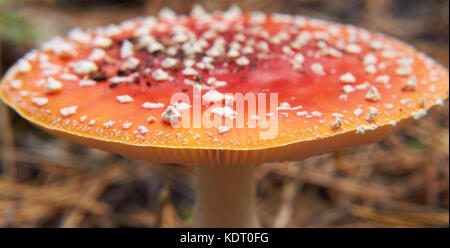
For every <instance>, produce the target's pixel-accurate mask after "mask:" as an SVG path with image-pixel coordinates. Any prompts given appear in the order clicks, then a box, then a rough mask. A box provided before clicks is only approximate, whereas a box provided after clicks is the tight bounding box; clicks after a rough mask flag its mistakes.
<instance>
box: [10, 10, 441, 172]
mask: <svg viewBox="0 0 450 248" xmlns="http://www.w3.org/2000/svg"><path fill="white" fill-rule="evenodd" d="M195 88H197V89H201V90H202V91H201V94H202V96H201V97H200V100H201V102H202V104H200V113H204V112H206V111H210V112H211V113H212V114H213V115H214V116H216V117H218V118H221V119H223V120H225V119H232V120H233V119H234V120H236V121H237V120H238V119H239V118H238V117H241V116H244V120H245V122H244V123H246V124H248V122H249V121H254V122H255V123H259V122H263V121H265V120H266V119H268V118H270V117H273V116H274V115H275V114H276V118H277V133H276V136H275V137H272V138H264V137H262V136H261V131H263V130H262V128H261V127H259V126H258V125H257V126H256V127H254V126H253V127H249V125H244V127H240V128H237V127H233V126H229V125H225V124H224V125H222V126H220V127H217V126H216V127H211V128H206V127H200V128H198V127H197V128H196V127H189V128H186V127H181V128H174V127H173V126H171V125H168V123H169V122H170V121H171V120H173V119H178V118H179V117H180V112H181V111H182V110H186V109H194V107H195V106H194V103H190V104H189V103H180V104H177V103H176V104H171V102H170V98H171V96H172V95H174V94H176V93H185V94H186V95H188V96H191V100H192V101H194V99H192V94H193V91H194V89H195ZM448 88H449V74H448V71H447V70H446V69H445V68H443V67H442V66H440V65H439V64H437V63H436V62H434V61H433V60H432V59H430V58H429V57H427V56H425V55H424V54H422V53H420V52H418V51H416V50H415V49H414V48H412V47H411V46H408V45H406V44H404V43H402V42H400V41H398V40H395V39H392V38H388V37H386V36H384V35H381V34H377V33H373V32H369V31H366V30H364V29H361V28H357V27H354V26H350V25H342V24H336V23H331V22H326V21H321V20H316V19H311V18H308V17H304V16H293V15H282V14H272V15H266V14H264V13H260V12H255V13H250V14H242V13H241V12H240V10H239V9H237V8H232V9H230V10H228V11H225V12H214V13H213V14H209V13H206V12H205V11H203V10H202V9H201V8H199V7H196V8H195V9H194V10H193V11H192V14H191V15H190V16H177V15H176V14H175V13H174V12H173V11H171V10H169V9H164V10H162V11H161V12H160V14H159V16H158V17H146V18H138V19H134V20H128V21H124V22H122V23H120V24H119V25H109V26H107V27H102V28H96V29H92V30H87V31H85V30H82V29H79V28H76V29H73V30H72V31H70V32H69V34H68V36H67V37H65V38H62V37H56V38H53V39H52V40H50V41H48V42H46V43H45V44H43V45H42V48H40V49H38V50H34V51H31V52H29V53H28V54H27V55H26V56H24V57H23V58H22V59H20V60H19V61H18V62H17V63H16V64H15V65H14V66H13V67H11V69H10V70H9V71H8V73H7V75H6V76H5V77H4V78H3V81H2V84H1V98H2V100H3V101H4V102H5V103H6V104H8V105H9V106H10V107H12V108H13V109H15V110H16V111H17V112H18V113H19V114H20V115H21V116H22V117H24V118H25V119H27V120H29V121H31V122H32V123H34V124H36V125H37V126H40V127H42V128H43V129H45V130H47V131H49V132H51V133H53V134H56V135H59V136H62V137H64V138H67V139H69V140H71V141H73V142H75V143H80V144H85V145H89V146H93V147H97V148H101V149H105V150H109V151H113V152H117V153H121V154H123V155H125V156H128V157H132V158H140V159H147V160H153V161H159V162H174V163H183V164H190V163H191V164H216V165H234V164H257V163H262V162H269V161H282V160H297V159H303V158H306V157H309V156H313V155H317V154H322V153H325V152H330V151H334V150H336V149H338V148H341V147H346V146H356V145H360V144H365V143H370V142H374V141H376V140H379V139H381V138H383V137H385V136H386V135H388V134H390V133H392V132H393V131H395V130H397V129H399V128H401V127H403V126H405V125H406V124H408V123H411V122H412V121H413V120H414V119H418V118H420V117H422V116H424V115H426V113H427V110H428V109H429V108H431V107H433V106H435V105H439V104H442V103H443V101H444V100H445V99H447V97H448ZM226 93H232V94H236V93H241V94H243V95H245V94H247V93H254V94H255V95H256V96H257V95H258V93H265V94H270V93H277V94H278V95H277V96H278V98H277V99H278V102H277V103H276V104H277V106H276V108H275V110H276V111H275V112H276V113H274V111H271V109H273V108H269V107H268V108H267V109H266V110H267V112H266V113H264V115H263V116H261V115H258V114H253V115H249V114H248V113H256V112H255V111H253V110H256V107H255V106H253V105H249V106H248V107H246V108H245V113H244V112H242V111H241V112H239V111H237V110H235V109H234V107H233V106H235V104H234V103H235V102H236V101H237V99H235V97H236V95H234V96H233V95H231V96H230V95H228V94H226ZM268 99H269V98H267V100H268ZM268 101H269V100H268ZM211 102H212V104H216V103H223V105H222V106H219V107H218V106H216V105H213V106H212V107H211V105H210V104H208V103H211ZM205 103H206V104H205ZM272 104H273V102H272ZM197 107H198V106H197ZM252 111H253V112H252Z"/></svg>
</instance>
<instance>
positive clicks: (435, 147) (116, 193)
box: [0, 0, 449, 227]
mask: <svg viewBox="0 0 450 248" xmlns="http://www.w3.org/2000/svg"><path fill="white" fill-rule="evenodd" d="M194 3H200V4H202V5H203V6H204V8H205V9H207V10H208V11H214V10H225V9H227V8H228V7H229V6H230V5H231V4H233V3H234V4H237V5H239V6H240V7H241V8H242V9H243V10H244V11H253V10H261V11H264V12H267V13H272V12H281V13H290V14H304V15H308V16H313V17H317V18H322V19H327V20H331V21H338V22H344V23H351V24H355V25H359V26H363V27H365V28H367V29H370V30H373V31H378V32H383V33H386V34H389V35H392V36H395V37H397V38H399V39H401V40H403V41H406V42H407V43H410V44H412V45H414V46H415V47H416V48H417V49H418V50H420V51H423V52H425V53H427V54H428V55H430V56H431V57H433V58H435V59H436V60H437V61H438V62H440V63H441V64H443V65H444V66H446V67H447V68H448V65H449V1H448V0H428V1H423V0H339V1H336V0H239V1H231V0H205V1H195V0H183V1H175V0H128V1H125V0H97V1H93V0H60V1H58V0H0V58H1V59H0V67H1V73H2V74H3V73H4V72H5V70H6V69H7V68H8V67H9V66H10V65H11V64H12V63H14V61H16V60H17V59H18V58H19V57H21V56H22V55H23V54H24V53H25V52H26V51H28V50H29V49H31V48H34V47H37V46H38V45H39V44H40V43H41V42H44V41H46V40H48V39H49V38H51V37H52V36H54V35H62V34H65V33H66V32H67V31H68V30H70V29H71V28H73V27H76V26H80V27H95V26H98V25H105V24H109V23H118V22H120V21H122V20H125V19H127V18H132V17H136V16H145V15H154V14H156V13H157V12H158V10H159V9H160V8H161V7H164V6H167V7H170V8H172V9H174V10H175V11H176V12H177V13H179V14H187V13H189V11H190V9H191V7H192V5H193V4H194ZM255 176H256V178H257V180H258V188H257V190H258V215H259V217H260V219H261V222H262V225H263V226H264V227H448V226H449V109H448V101H447V102H446V105H445V106H443V107H438V108H435V109H433V111H431V112H430V113H429V115H428V116H427V117H426V118H424V119H422V120H420V121H418V122H416V123H415V124H414V125H412V126H410V127H408V128H406V129H404V130H402V131H400V132H398V133H397V134H395V135H391V136H390V137H388V138H386V139H385V140H383V141H382V142H379V143H377V144H373V145H366V146H361V147H358V148H352V149H347V150H342V151H338V152H337V153H333V154H326V155H323V156H319V157H314V158H310V159H308V160H306V161H302V162H290V163H278V164H264V165H261V166H258V167H257V170H256V175H255ZM194 182H195V171H194V170H193V168H191V167H182V166H178V165H161V164H151V163H148V162H142V161H132V160H128V159H126V158H123V157H121V156H118V155H114V154H110V153H106V152H102V151H99V150H94V149H89V148H86V147H80V146H77V145H74V144H71V143H68V142H66V141H64V140H62V139H59V138H55V137H53V136H51V135H48V134H46V133H44V132H42V131H40V130H38V129H37V128H34V127H33V126H31V125H30V124H29V123H27V122H26V121H24V120H23V119H21V118H20V117H19V116H18V115H17V114H15V113H14V112H13V111H11V110H9V109H7V108H6V107H5V106H4V105H3V104H0V227H189V226H191V223H192V219H193V204H194V201H195V195H194Z"/></svg>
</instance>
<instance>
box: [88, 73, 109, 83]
mask: <svg viewBox="0 0 450 248" xmlns="http://www.w3.org/2000/svg"><path fill="white" fill-rule="evenodd" d="M90 77H91V79H92V80H94V81H97V82H98V81H104V80H106V79H108V76H106V73H105V72H103V71H100V72H96V73H92V74H91V75H90Z"/></svg>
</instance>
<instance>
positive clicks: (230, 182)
mask: <svg viewBox="0 0 450 248" xmlns="http://www.w3.org/2000/svg"><path fill="white" fill-rule="evenodd" d="M194 226H195V227H259V221H258V217H257V214H256V197H255V180H254V178H253V166H221V167H214V166H197V196H196V209H195V222H194Z"/></svg>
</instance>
